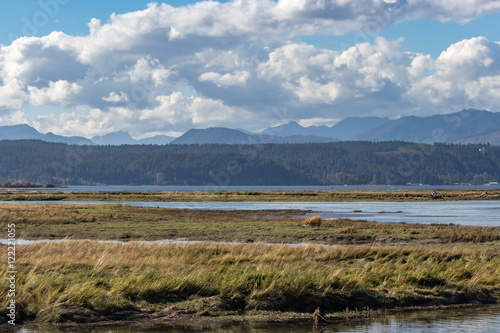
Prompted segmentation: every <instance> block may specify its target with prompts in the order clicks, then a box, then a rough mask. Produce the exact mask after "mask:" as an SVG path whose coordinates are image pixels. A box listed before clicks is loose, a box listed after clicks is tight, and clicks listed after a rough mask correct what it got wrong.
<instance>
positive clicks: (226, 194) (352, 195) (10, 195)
mask: <svg viewBox="0 0 500 333" xmlns="http://www.w3.org/2000/svg"><path fill="white" fill-rule="evenodd" d="M433 192H434V191H432V190H399V191H373V190H348V191H284V192H283V191H257V192H250V191H204V192H140V191H116V192H113V191H103V192H97V191H95V192H63V191H51V192H47V191H36V190H14V189H9V190H3V191H0V200H3V201H5V200H6V201H9V200H21V201H40V200H41V201H46V200H66V201H159V202H168V201H230V202H231V201H238V202H239V201H288V202H290V201H294V202H295V201H302V202H312V201H321V202H324V201H447V200H448V201H449V200H454V201H460V200H499V199H500V190H495V189H492V190H488V191H484V190H437V194H435V193H434V194H433Z"/></svg>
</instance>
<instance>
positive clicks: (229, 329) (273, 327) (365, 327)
mask: <svg viewBox="0 0 500 333" xmlns="http://www.w3.org/2000/svg"><path fill="white" fill-rule="evenodd" d="M499 327H500V306H499V305H494V306H488V307H481V308H476V309H472V308H471V309H460V310H457V309H454V310H441V311H420V312H412V313H405V314H398V315H389V316H386V317H384V318H382V319H378V320H374V321H369V322H359V321H358V322H354V321H351V322H343V323H336V324H328V325H326V326H324V327H322V329H321V330H319V331H316V332H325V333H327V332H345V333H348V332H350V333H358V332H359V333H361V332H367V333H400V332H405V333H406V332H408V333H423V332H432V333H450V332H459V333H472V332H475V333H476V332H479V333H482V332H485V333H486V332H487V333H493V332H498V330H499ZM72 331H73V332H77V333H84V332H86V333H87V332H88V333H126V332H127V333H128V332H150V333H160V332H162V333H187V332H213V333H271V332H273V333H285V332H287V333H306V332H314V330H313V327H312V320H310V321H309V320H308V321H303V322H297V323H292V324H260V323H245V324H240V325H226V326H205V327H204V326H202V325H198V326H186V327H151V326H120V327H106V328H95V329H87V330H79V331H75V330H72ZM17 332H22V333H49V332H51V333H52V332H62V331H59V330H57V329H54V328H24V329H19V330H18V331H17Z"/></svg>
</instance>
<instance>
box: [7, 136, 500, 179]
mask: <svg viewBox="0 0 500 333" xmlns="http://www.w3.org/2000/svg"><path fill="white" fill-rule="evenodd" d="M481 148H482V146H478V145H452V144H434V145H425V144H416V143H407V142H399V141H392V142H376V143H374V142H359V141H356V142H335V143H310V144H262V145H166V146H157V145H123V146H73V145H66V144H60V143H47V142H42V141H34V140H18V141H0V152H1V154H0V182H3V181H19V180H23V181H28V182H36V183H39V184H45V183H53V184H62V185H99V184H107V185H153V184H156V185H182V184H184V185H205V186H207V185H209V186H210V185H319V184H325V185H327V184H328V185H330V184H331V185H339V184H340V185H343V184H349V185H357V184H377V185H382V184H384V185H385V184H390V185H399V184H407V183H422V184H432V185H446V184H456V183H473V184H483V183H485V182H491V181H499V175H500V147H494V146H486V147H485V149H484V150H483V151H480V149H481Z"/></svg>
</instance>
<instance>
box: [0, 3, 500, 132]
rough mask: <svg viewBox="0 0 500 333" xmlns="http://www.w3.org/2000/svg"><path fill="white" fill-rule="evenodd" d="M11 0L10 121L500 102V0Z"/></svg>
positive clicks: (318, 119) (68, 123)
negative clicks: (162, 0)
mask: <svg viewBox="0 0 500 333" xmlns="http://www.w3.org/2000/svg"><path fill="white" fill-rule="evenodd" d="M1 6H2V7H1V9H2V10H1V11H0V125H14V124H24V123H25V124H28V125H30V126H33V127H35V128H36V129H37V130H39V131H40V132H42V133H46V132H49V131H50V132H53V133H55V134H60V135H67V136H72V135H79V136H84V137H87V138H91V137H93V136H97V135H103V134H106V133H110V132H115V131H119V130H122V131H126V132H129V133H130V134H131V135H132V136H133V137H134V138H144V137H150V136H154V135H159V134H165V135H171V136H179V135H180V134H182V133H183V132H185V131H186V130H188V129H190V128H207V127H214V126H222V127H229V128H242V129H245V130H250V131H259V130H262V129H264V128H267V127H270V126H275V125H279V124H282V123H286V122H288V121H297V122H299V123H300V124H302V125H304V126H311V125H333V124H335V123H336V122H338V121H339V120H341V119H344V118H346V117H364V116H380V117H390V118H398V117H402V116H407V115H416V116H429V115H433V114H442V113H452V112H457V111H460V110H463V109H469V108H476V109H485V110H489V111H492V112H497V111H500V1H485V0H468V1H449V0H357V1H351V0H275V1H273V0H232V1H178V0H176V1H173V0H172V1H164V2H150V1H142V0H107V1H102V0H100V1H97V0H85V1H84V0H25V1H8V2H5V3H2V5H1Z"/></svg>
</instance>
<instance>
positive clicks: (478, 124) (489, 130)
mask: <svg viewBox="0 0 500 333" xmlns="http://www.w3.org/2000/svg"><path fill="white" fill-rule="evenodd" d="M19 139H34V140H41V141H47V142H61V143H67V144H79V145H123V144H127V145H135V144H139V145H140V144H146V145H147V144H155V145H164V144H168V143H172V144H206V143H215V144H256V143H317V142H335V141H407V142H417V143H433V142H443V143H460V144H468V143H474V144H487V143H489V144H491V145H500V113H495V112H489V111H482V110H475V109H469V110H463V111H460V112H456V113H452V114H440V115H434V116H428V117H416V116H407V117H401V118H398V119H393V120H391V119H389V118H381V117H349V118H345V119H343V120H342V121H340V122H338V123H337V124H335V125H333V126H324V125H323V126H310V127H303V126H301V125H300V124H298V123H297V122H294V121H291V122H288V123H286V124H282V125H279V126H275V127H270V128H267V129H265V130H263V131H261V132H259V133H251V132H248V131H245V130H241V129H229V128H223V127H212V128H206V129H191V130H188V131H187V132H186V133H184V134H183V135H181V136H180V137H178V138H173V137H169V136H165V135H158V136H155V137H151V138H145V139H140V140H136V139H134V138H132V136H131V135H130V134H129V133H127V132H123V131H118V132H113V133H109V134H106V135H103V136H97V137H93V138H91V139H87V138H84V137H79V136H71V137H66V136H61V135H55V134H53V133H50V132H49V133H46V134H42V133H39V132H38V131H37V130H36V129H34V128H32V127H30V126H28V125H13V126H0V141H1V140H19Z"/></svg>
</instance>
